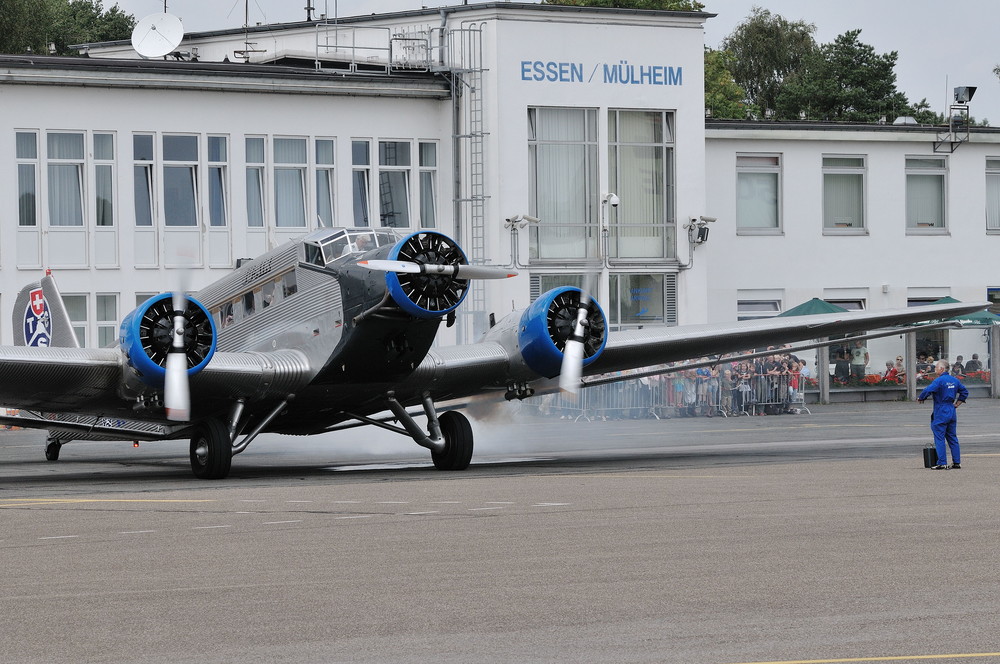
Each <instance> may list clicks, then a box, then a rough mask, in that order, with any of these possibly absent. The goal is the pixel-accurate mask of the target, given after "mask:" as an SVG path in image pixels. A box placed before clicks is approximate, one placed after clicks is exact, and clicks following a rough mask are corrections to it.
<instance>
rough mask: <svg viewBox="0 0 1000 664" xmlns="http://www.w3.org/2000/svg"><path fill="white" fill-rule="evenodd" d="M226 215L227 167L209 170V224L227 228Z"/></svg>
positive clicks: (211, 167) (215, 167) (216, 167)
mask: <svg viewBox="0 0 1000 664" xmlns="http://www.w3.org/2000/svg"><path fill="white" fill-rule="evenodd" d="M227 216H228V215H227V214H226V167H225V166H209V168H208V223H209V225H210V226H225V225H226V223H227Z"/></svg>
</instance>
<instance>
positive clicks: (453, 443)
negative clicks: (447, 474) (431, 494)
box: [431, 410, 472, 470]
mask: <svg viewBox="0 0 1000 664" xmlns="http://www.w3.org/2000/svg"><path fill="white" fill-rule="evenodd" d="M438 423H439V424H440V425H441V436H442V437H443V438H444V450H442V451H441V452H431V459H433V460H434V467H435V468H437V469H438V470H465V469H466V468H468V467H469V463H470V462H471V461H472V425H470V424H469V419H468V418H467V417H466V416H465V415H463V414H462V413H460V412H458V411H456V410H449V411H448V412H446V413H442V414H441V416H440V417H439V418H438Z"/></svg>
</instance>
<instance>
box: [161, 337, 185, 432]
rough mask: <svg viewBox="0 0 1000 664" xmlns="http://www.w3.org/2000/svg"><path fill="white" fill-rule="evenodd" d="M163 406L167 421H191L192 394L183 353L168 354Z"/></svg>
mask: <svg viewBox="0 0 1000 664" xmlns="http://www.w3.org/2000/svg"><path fill="white" fill-rule="evenodd" d="M163 406H164V409H165V410H166V411H167V419H168V420H172V421H174V422H187V421H188V420H190V419H191V393H190V388H189V386H188V375H187V356H186V355H185V354H184V353H183V351H182V352H180V353H177V352H174V351H171V352H170V353H168V354H167V376H166V383H165V384H164V386H163Z"/></svg>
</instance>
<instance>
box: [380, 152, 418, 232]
mask: <svg viewBox="0 0 1000 664" xmlns="http://www.w3.org/2000/svg"><path fill="white" fill-rule="evenodd" d="M410 147H411V146H410V143H409V142H407V141H379V143H378V202H379V219H380V221H381V225H382V226H387V227H389V228H408V227H409V225H410V166H411V164H412V160H411V157H410Z"/></svg>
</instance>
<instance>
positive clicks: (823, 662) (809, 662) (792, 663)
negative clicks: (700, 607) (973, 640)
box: [734, 652, 1000, 664]
mask: <svg viewBox="0 0 1000 664" xmlns="http://www.w3.org/2000/svg"><path fill="white" fill-rule="evenodd" d="M977 657H1000V652H976V653H962V654H952V655H902V656H894V657H850V658H847V659H787V660H781V661H774V662H739V663H734V664H843V663H845V662H856V663H860V662H915V661H917V660H920V661H928V660H934V659H938V660H941V659H973V658H977Z"/></svg>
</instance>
